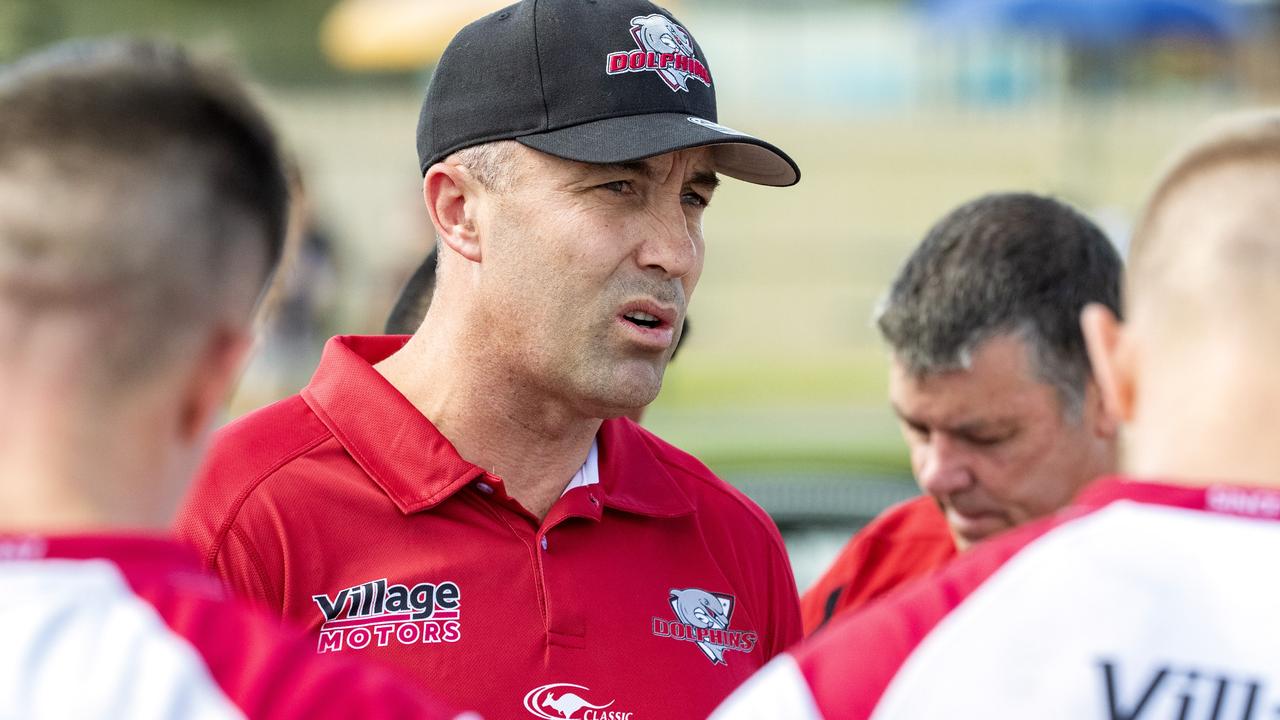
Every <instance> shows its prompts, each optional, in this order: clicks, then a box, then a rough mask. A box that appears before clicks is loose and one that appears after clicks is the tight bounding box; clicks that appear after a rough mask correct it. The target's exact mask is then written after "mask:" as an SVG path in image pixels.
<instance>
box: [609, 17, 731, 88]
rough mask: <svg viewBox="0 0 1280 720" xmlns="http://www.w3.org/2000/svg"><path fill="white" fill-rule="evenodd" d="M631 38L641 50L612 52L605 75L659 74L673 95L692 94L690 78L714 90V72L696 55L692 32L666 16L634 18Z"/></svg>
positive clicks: (632, 19)
mask: <svg viewBox="0 0 1280 720" xmlns="http://www.w3.org/2000/svg"><path fill="white" fill-rule="evenodd" d="M631 37H633V38H635V41H636V47H638V48H639V49H638V50H631V51H623V52H615V53H609V56H608V64H607V65H606V67H605V72H607V73H608V74H610V75H621V74H622V73H629V72H650V71H652V72H655V73H657V74H658V77H661V78H662V80H663V82H665V83H666V84H667V87H669V88H671V90H672V92H677V91H680V90H684V91H685V92H688V91H689V87H688V84H687V83H688V81H689V78H694V79H695V80H698V81H699V82H701V83H702V84H703V85H706V86H707V87H711V71H710V70H707V66H706V65H703V64H702V63H701V62H700V61H699V60H698V58H697V57H696V56H695V54H694V50H693V38H692V37H690V36H689V31H687V30H685V29H684V28H682V27H680V26H679V25H677V24H675V23H673V22H671V19H670V18H668V17H667V16H665V15H659V14H656V13H655V14H653V15H642V16H639V17H633V18H631Z"/></svg>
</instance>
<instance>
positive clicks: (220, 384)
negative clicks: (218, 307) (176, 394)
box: [178, 327, 253, 443]
mask: <svg viewBox="0 0 1280 720" xmlns="http://www.w3.org/2000/svg"><path fill="white" fill-rule="evenodd" d="M252 348H253V335H252V333H251V332H249V331H248V330H247V329H237V330H232V329H230V328H226V327H220V328H218V330H216V331H215V332H214V333H213V334H212V336H211V337H210V338H208V340H207V341H206V342H205V344H204V346H202V347H200V348H198V349H197V352H199V353H200V355H201V357H200V361H199V362H197V363H196V364H195V366H194V368H193V370H192V372H191V374H190V375H189V376H188V378H187V381H186V386H185V390H184V400H183V403H182V406H181V410H180V412H181V415H180V416H179V418H178V433H179V438H180V439H181V440H182V441H184V442H187V443H196V442H199V441H201V440H202V439H203V437H204V436H205V434H206V433H207V432H208V431H209V429H210V428H211V427H212V425H213V422H214V420H215V418H217V416H218V414H219V413H220V412H221V411H222V408H223V407H224V406H225V404H226V402H227V400H228V398H229V396H230V395H231V390H232V387H233V386H234V385H235V384H236V382H237V381H238V380H239V378H240V371H241V370H242V369H243V367H244V362H245V358H246V357H247V355H248V354H249V351H250V350H251V349H252Z"/></svg>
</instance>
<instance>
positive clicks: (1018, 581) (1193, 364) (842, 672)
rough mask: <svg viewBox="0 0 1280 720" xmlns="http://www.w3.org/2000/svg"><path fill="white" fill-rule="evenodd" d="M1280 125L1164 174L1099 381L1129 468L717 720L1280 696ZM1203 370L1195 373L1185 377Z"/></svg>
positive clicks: (1242, 125)
mask: <svg viewBox="0 0 1280 720" xmlns="http://www.w3.org/2000/svg"><path fill="white" fill-rule="evenodd" d="M1277 228H1280V114H1278V113H1276V112H1274V111H1272V112H1267V113H1265V114H1260V115H1254V116H1247V117H1243V118H1238V119H1234V120H1232V121H1230V122H1227V123H1225V124H1224V125H1223V126H1221V127H1218V128H1216V129H1215V130H1213V131H1212V132H1210V133H1208V134H1207V135H1206V136H1205V137H1204V138H1202V139H1201V140H1200V141H1199V142H1197V143H1196V144H1194V145H1193V146H1191V147H1190V148H1189V149H1188V150H1187V151H1186V152H1185V153H1183V154H1182V155H1181V156H1180V157H1179V159H1178V160H1177V161H1176V162H1175V163H1174V164H1173V165H1172V167H1171V169H1170V170H1169V171H1168V172H1167V173H1166V174H1165V175H1164V177H1163V179H1162V180H1161V181H1160V183H1159V184H1158V185H1157V188H1156V191H1155V192H1154V193H1153V194H1152V199H1151V200H1150V201H1149V202H1148V205H1147V208H1146V210H1145V211H1144V213H1143V218H1142V220H1141V222H1140V223H1139V225H1138V230H1137V233H1136V234H1135V237H1134V244H1133V250H1132V254H1131V261H1130V269H1129V279H1128V286H1127V288H1126V293H1125V297H1126V302H1127V303H1128V308H1127V310H1128V314H1129V319H1128V322H1127V323H1126V324H1124V325H1121V324H1120V323H1119V321H1118V320H1117V318H1116V316H1115V315H1114V314H1113V313H1112V312H1111V311H1110V310H1108V309H1106V308H1104V307H1102V306H1100V305H1096V304H1092V305H1090V306H1089V307H1088V309H1087V310H1086V311H1085V313H1084V316H1083V325H1084V330H1085V335H1086V336H1087V338H1088V348H1089V355H1090V358H1091V359H1092V362H1093V368H1094V375H1095V377H1096V378H1097V381H1098V383H1099V386H1100V388H1101V390H1102V392H1103V395H1104V397H1105V401H1106V404H1107V406H1108V408H1109V410H1110V411H1111V412H1113V413H1114V414H1115V415H1116V416H1117V417H1119V418H1121V419H1122V420H1123V422H1124V423H1125V425H1126V428H1125V430H1126V433H1125V445H1124V451H1123V458H1122V465H1123V467H1124V469H1125V470H1126V472H1128V473H1130V475H1129V477H1113V478H1107V479H1104V480H1102V481H1099V482H1098V483H1097V484H1095V485H1092V486H1090V487H1089V488H1087V489H1086V490H1085V492H1084V493H1082V495H1081V497H1080V499H1079V501H1078V502H1077V503H1075V504H1074V505H1072V506H1071V507H1070V508H1068V509H1067V510H1065V511H1064V512H1062V513H1060V514H1058V515H1056V516H1054V517H1052V518H1048V519H1046V520H1043V521H1040V522H1037V523H1032V524H1030V525H1028V526H1026V527H1023V528H1020V529H1018V530H1017V531H1015V532H1013V533H1009V534H1008V535H1005V536H1003V537H1001V538H998V539H995V540H992V541H990V542H988V543H984V544H983V545H982V546H980V547H978V548H975V549H974V550H973V551H971V552H969V553H966V555H965V556H964V557H963V558H961V559H959V560H957V561H956V562H955V563H952V564H951V565H950V566H948V567H947V568H946V569H945V570H943V571H942V572H941V573H939V574H938V575H936V576H934V577H932V578H929V579H926V580H923V581H920V582H919V583H916V584H913V585H911V586H910V587H909V588H906V589H904V590H903V591H902V593H900V594H897V595H894V596H892V597H890V598H886V599H885V601H883V602H881V603H878V604H875V605H873V606H871V607H868V608H867V609H866V610H864V611H863V612H860V613H854V614H852V615H849V616H846V617H842V618H840V619H838V620H837V621H836V622H834V623H832V625H831V627H830V628H828V629H827V630H826V631H824V632H823V633H822V634H821V635H819V636H817V637H816V638H814V639H813V641H812V642H810V643H808V644H806V645H802V646H801V647H800V648H798V649H796V650H794V651H793V654H791V653H789V654H787V655H784V657H783V658H780V659H779V660H778V661H775V663H774V664H772V665H771V666H770V667H769V668H767V669H766V670H765V671H763V672H762V673H761V674H760V675H759V676H758V678H757V679H755V680H752V681H751V683H749V684H748V685H747V686H745V687H744V688H743V689H742V690H741V691H740V693H739V694H737V695H735V697H734V698H732V699H731V700H730V701H729V702H728V703H726V705H725V707H724V708H723V709H722V710H721V711H720V712H719V713H717V714H716V715H715V717H716V718H717V720H720V719H721V718H725V719H727V718H734V719H738V718H779V717H786V718H796V719H797V720H802V719H803V718H821V717H825V718H841V719H846V718H847V719H852V720H856V719H858V718H867V717H875V718H877V719H884V720H890V719H892V718H933V717H965V718H968V717H982V718H1047V719H1049V720H1055V719H1058V718H1061V719H1063V720H1066V719H1068V718H1070V719H1072V720H1075V719H1077V718H1107V719H1108V720H1122V719H1125V720H1147V719H1148V718H1153V719H1154V718H1218V719H1219V720H1221V719H1224V718H1230V719H1233V720H1234V719H1235V718H1240V719H1242V720H1245V719H1248V718H1261V717H1274V716H1275V714H1276V711H1275V709H1276V707H1277V703H1278V702H1280V624H1278V623H1276V621H1275V616H1276V612H1275V598H1276V597H1277V596H1278V595H1280V579H1278V576H1277V574H1276V573H1275V572H1272V569H1271V568H1272V565H1273V564H1274V562H1275V558H1276V557H1277V555H1278V554H1280V455H1277V453H1276V451H1275V448H1276V443H1275V432H1276V421H1275V408H1276V406H1277V405H1280V379H1278V376H1277V375H1276V373H1275V369H1274V364H1275V362H1274V358H1275V356H1276V354H1277V351H1280V347H1277V338H1280V333H1277V332H1276V330H1277V327H1276V317H1277V309H1278V308H1280V283H1277V282H1276V278H1277V275H1278V274H1280V232H1277ZM1191 379H1193V381H1189V380H1191Z"/></svg>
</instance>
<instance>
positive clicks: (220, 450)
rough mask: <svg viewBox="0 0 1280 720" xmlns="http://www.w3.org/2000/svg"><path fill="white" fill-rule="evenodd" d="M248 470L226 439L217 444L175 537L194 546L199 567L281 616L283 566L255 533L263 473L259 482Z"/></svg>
mask: <svg viewBox="0 0 1280 720" xmlns="http://www.w3.org/2000/svg"><path fill="white" fill-rule="evenodd" d="M216 437H217V436H215V438H216ZM244 465H245V463H244V461H243V459H242V458H238V457H237V453H236V451H235V448H234V445H231V444H229V443H227V442H226V441H225V436H224V437H223V441H221V442H219V440H218V439H215V442H214V444H213V447H212V449H211V451H210V453H209V454H208V456H207V457H206V459H205V461H204V464H203V466H202V467H201V469H200V471H199V472H198V473H197V475H196V479H195V482H193V483H192V485H191V488H190V490H189V491H188V494H187V497H186V499H185V500H184V502H183V504H182V507H181V508H180V509H179V511H178V515H177V518H176V520H175V522H174V526H173V529H174V534H175V535H176V536H177V537H178V539H179V540H180V541H182V542H184V543H186V544H188V545H191V546H192V547H194V548H195V550H196V552H197V553H198V555H199V558H200V563H201V566H202V567H203V568H204V569H206V570H209V571H211V572H213V573H214V574H215V575H217V576H218V577H219V578H221V579H222V580H223V582H224V583H225V584H226V585H227V586H228V587H229V588H230V589H231V590H232V591H234V592H235V593H236V594H237V595H239V596H240V597H243V598H246V599H249V600H252V601H254V602H256V603H258V604H262V605H266V606H267V607H268V608H270V609H271V610H272V611H273V612H274V613H277V614H279V613H281V612H282V608H283V588H281V587H280V585H279V581H278V580H277V579H278V578H282V577H284V575H283V571H282V568H281V563H280V562H278V561H277V562H274V563H272V562H271V560H272V559H273V558H268V557H267V554H268V553H270V552H271V548H272V544H271V543H264V542H261V541H259V540H258V539H256V538H255V534H254V532H252V530H253V527H252V526H253V522H252V520H253V514H254V513H253V507H254V503H255V496H254V493H253V492H252V490H253V489H254V488H256V487H257V483H258V482H260V481H261V480H262V479H264V478H265V474H262V477H259V475H260V473H254V472H251V471H249V469H247V468H245V467H244ZM276 472H280V471H279V470H278V471H276ZM273 554H274V555H277V556H278V555H279V552H278V551H277V552H275V553H273ZM273 567H274V568H275V570H274V571H273V570H272V568H273Z"/></svg>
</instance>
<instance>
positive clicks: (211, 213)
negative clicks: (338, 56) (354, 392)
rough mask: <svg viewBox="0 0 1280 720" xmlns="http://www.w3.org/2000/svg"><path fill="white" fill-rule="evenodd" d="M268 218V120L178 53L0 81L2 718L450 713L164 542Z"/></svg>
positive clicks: (70, 56)
mask: <svg viewBox="0 0 1280 720" xmlns="http://www.w3.org/2000/svg"><path fill="white" fill-rule="evenodd" d="M286 208H287V190H286V185H285V181H284V178H283V175H282V172H281V168H280V162H279V159H278V156H277V152H276V142H275V139H274V137H273V133H272V131H271V129H270V127H269V126H268V124H267V123H266V121H265V119H264V118H263V117H262V116H261V114H260V113H259V112H258V110H257V109H256V108H255V107H254V106H253V104H252V103H251V102H249V100H248V99H247V97H246V96H245V94H244V93H243V91H242V90H241V88H240V86H239V84H238V83H237V82H236V81H235V80H234V79H233V78H232V77H231V76H229V75H227V74H226V73H224V72H222V71H219V70H217V69H214V68H211V67H207V66H204V65H202V64H198V63H195V62H193V61H191V60H190V59H188V57H187V56H186V55H185V54H184V53H183V52H182V51H181V50H179V49H177V48H175V47H171V46H168V45H163V44H157V43H150V42H144V41H136V40H114V41H80V42H74V43H67V44H63V45H60V46H55V47H53V48H51V49H48V50H45V51H43V52H40V53H37V54H35V55H33V56H31V57H29V58H26V59H24V60H22V61H20V62H18V63H16V64H14V65H11V66H6V67H3V68H0V337H3V339H4V348H5V349H4V352H3V353H2V354H0V398H2V399H3V401H2V402H0V588H3V590H4V593H3V597H2V598H0V636H2V637H3V638H4V642H3V643H0V717H6V718H10V717H12V718H46V717H51V718H52V717H56V718H71V717H74V718H112V719H117V718H175V719H176V718H224V717H225V718H233V717H235V718H239V717H262V718H310V717H320V716H326V717H403V718H410V717H412V718H423V717H427V718H431V717H445V716H446V715H445V714H444V713H443V712H441V711H440V710H439V709H438V708H437V707H436V706H435V705H434V704H433V703H432V702H431V701H430V700H428V699H426V698H423V697H420V696H419V694H418V691H417V690H416V689H413V688H409V687H407V686H406V685H404V684H403V681H402V680H400V679H399V678H398V677H395V676H393V675H392V674H390V673H389V672H386V671H382V670H373V669H366V668H364V667H361V666H356V665H352V664H346V663H338V662H334V661H330V660H329V659H327V658H326V659H318V658H315V657H314V654H313V653H314V651H313V642H312V641H311V640H310V639H309V638H306V637H305V636H304V635H302V634H301V633H299V632H296V631H293V630H284V629H282V628H280V627H279V626H278V621H276V620H274V619H272V618H270V617H269V616H267V615H266V614H264V613H261V612H259V611H257V610H250V609H248V608H247V607H245V606H242V605H241V604H239V603H238V602H236V601H234V600H232V599H231V598H230V597H229V596H228V595H227V591H226V590H225V589H224V586H223V585H222V584H221V583H220V582H219V581H218V579H217V578H215V577H213V576H212V575H207V574H205V573H204V572H203V571H202V570H201V569H200V566H199V562H198V558H197V557H196V555H195V553H193V552H192V551H191V550H190V549H188V548H186V547H184V546H182V545H180V544H178V543H177V542H176V541H174V540H171V539H169V538H168V537H167V535H166V534H165V529H166V528H167V526H168V524H169V523H170V521H171V517H172V514H173V512H174V510H175V508H176V506H177V503H178V500H179V498H180V497H181V495H182V493H183V491H184V489H185V488H186V485H187V483H188V481H189V479H190V476H191V473H192V471H193V470H194V467H195V464H196V462H197V461H198V460H199V458H200V456H201V454H202V450H203V447H204V444H205V438H206V436H207V435H208V432H209V430H210V426H211V424H212V422H213V420H214V418H215V416H216V415H217V413H218V412H219V410H220V408H221V406H222V403H223V401H224V399H225V397H226V395H227V391H228V389H229V388H230V386H231V385H232V383H233V382H234V380H235V378H236V375H237V373H238V372H239V369H240V367H241V362H242V359H243V358H244V356H245V354H246V351H247V350H248V348H249V346H250V344H251V343H250V339H251V335H252V333H251V324H252V320H251V317H252V314H253V310H254V306H255V305H256V304H257V301H258V299H259V298H260V297H261V296H262V294H263V290H264V287H265V286H266V284H267V280H268V278H269V277H270V275H271V272H272V270H273V268H274V267H275V266H276V264H277V262H278V260H279V258H280V254H281V244H282V237H283V234H284V225H285V218H286Z"/></svg>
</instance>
